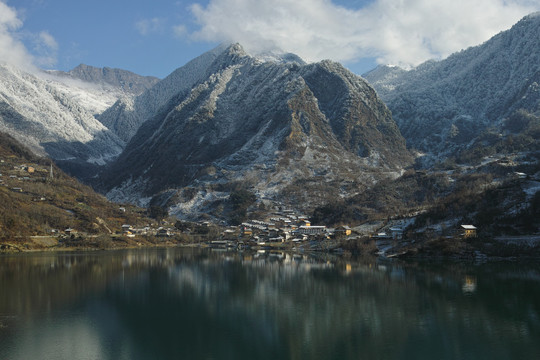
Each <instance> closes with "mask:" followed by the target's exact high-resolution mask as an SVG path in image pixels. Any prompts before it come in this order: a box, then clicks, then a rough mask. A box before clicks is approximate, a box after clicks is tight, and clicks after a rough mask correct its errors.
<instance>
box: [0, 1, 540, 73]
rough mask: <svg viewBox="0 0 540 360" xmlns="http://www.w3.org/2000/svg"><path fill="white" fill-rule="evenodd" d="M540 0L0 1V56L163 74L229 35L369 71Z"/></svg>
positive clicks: (452, 44)
mask: <svg viewBox="0 0 540 360" xmlns="http://www.w3.org/2000/svg"><path fill="white" fill-rule="evenodd" d="M539 10H540V0H437V1H433V0H272V1H266V2H264V1H261V0H204V1H197V0H195V1H186V0H93V1H79V0H0V61H8V62H12V63H18V64H22V63H32V64H34V65H36V66H38V67H41V68H47V69H59V70H69V69H71V68H73V67H75V66H77V65H78V64H80V63H84V64H88V65H92V66H98V67H103V66H109V67H116V68H122V69H126V70H130V71H133V72H135V73H138V74H141V75H153V76H157V77H165V76H166V75H168V74H169V73H170V72H172V71H173V70H174V69H176V68H178V67H180V66H182V65H183V64H185V63H186V62H187V61H189V60H191V59H193V58H194V57H196V56H198V55H200V54H202V53H203V52H205V51H207V50H209V49H211V48H213V47H215V46H216V45H218V44H219V43H221V42H240V43H241V44H242V45H244V47H245V48H246V49H247V50H248V51H249V52H251V53H254V54H255V53H258V52H263V51H286V52H293V53H296V54H298V55H300V56H301V57H302V58H304V59H305V60H307V61H318V60H322V59H332V60H336V61H340V62H342V63H344V64H345V66H347V67H348V68H349V69H351V70H352V71H354V72H356V73H358V74H362V73H364V72H366V71H368V70H370V69H372V68H373V67H375V66H376V65H377V64H379V63H380V64H392V65H400V66H404V67H410V66H415V65H418V64H419V63H421V62H423V61H425V60H428V59H431V58H435V59H441V58H444V57H446V56H448V55H449V54H451V53H452V52H455V51H459V50H461V49H464V48H467V47H469V46H473V45H477V44H480V43H482V42H483V41H486V40H488V39H489V38H490V37H491V36H493V35H495V34H496V33H498V32H500V31H502V30H505V29H508V28H509V27H510V26H512V25H513V24H514V23H515V22H517V21H518V20H519V19H520V18H521V17H523V16H524V15H526V14H528V13H530V12H533V11H539Z"/></svg>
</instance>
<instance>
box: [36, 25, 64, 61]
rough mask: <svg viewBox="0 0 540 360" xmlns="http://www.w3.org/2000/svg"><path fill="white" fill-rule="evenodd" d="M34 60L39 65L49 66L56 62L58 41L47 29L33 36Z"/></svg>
mask: <svg viewBox="0 0 540 360" xmlns="http://www.w3.org/2000/svg"><path fill="white" fill-rule="evenodd" d="M33 44H34V48H33V52H34V54H36V57H35V58H34V62H35V63H36V65H38V66H41V67H51V66H53V65H55V64H56V62H57V52H58V43H57V42H56V40H55V39H54V37H52V35H51V34H49V33H48V32H47V31H42V32H40V33H39V34H37V35H34V36H33Z"/></svg>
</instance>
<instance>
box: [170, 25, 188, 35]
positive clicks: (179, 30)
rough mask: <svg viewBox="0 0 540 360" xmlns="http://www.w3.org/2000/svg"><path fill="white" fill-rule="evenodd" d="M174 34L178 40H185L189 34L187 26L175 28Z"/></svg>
mask: <svg viewBox="0 0 540 360" xmlns="http://www.w3.org/2000/svg"><path fill="white" fill-rule="evenodd" d="M173 33H174V36H176V37H177V38H183V37H185V36H186V35H187V34H188V30H187V27H186V26H185V25H176V26H173Z"/></svg>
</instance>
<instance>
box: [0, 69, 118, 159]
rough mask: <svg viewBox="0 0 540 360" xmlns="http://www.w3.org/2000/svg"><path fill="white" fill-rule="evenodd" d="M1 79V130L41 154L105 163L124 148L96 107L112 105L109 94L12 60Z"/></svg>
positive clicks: (54, 157) (0, 70) (2, 73)
mask: <svg viewBox="0 0 540 360" xmlns="http://www.w3.org/2000/svg"><path fill="white" fill-rule="evenodd" d="M0 84H1V85H2V86H1V87H0V130H1V131H4V132H7V133H9V134H11V135H12V136H14V137H15V138H16V139H18V140H20V141H22V142H24V143H25V144H26V145H27V146H28V147H29V148H30V149H31V150H32V151H34V152H35V153H37V154H40V155H43V154H48V155H49V156H51V157H52V158H53V159H55V160H59V161H60V160H62V161H67V162H75V163H84V162H86V163H89V164H104V163H105V161H107V160H109V159H111V158H114V157H116V156H117V155H118V154H119V153H120V152H121V151H122V148H123V147H124V142H123V141H122V140H120V139H119V138H118V137H117V136H116V135H115V134H113V133H112V132H111V131H109V130H108V129H107V128H106V127H105V126H103V124H102V123H100V122H99V121H98V120H96V119H95V118H94V116H93V114H92V112H91V110H96V111H97V110H99V109H103V108H105V107H106V106H107V101H106V100H104V98H103V97H100V96H99V95H97V94H95V93H94V94H92V93H90V92H88V91H85V90H84V89H83V88H80V87H79V88H73V87H69V86H67V85H66V84H63V83H61V82H56V81H54V80H53V79H52V78H51V77H50V75H47V74H41V75H40V76H38V75H34V74H30V73H26V72H23V71H21V70H19V69H16V68H14V67H12V66H10V65H0ZM94 95H95V96H94Z"/></svg>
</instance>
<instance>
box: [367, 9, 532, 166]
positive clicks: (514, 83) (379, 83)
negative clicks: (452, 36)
mask: <svg viewBox="0 0 540 360" xmlns="http://www.w3.org/2000/svg"><path fill="white" fill-rule="evenodd" d="M365 77H366V79H368V81H370V83H371V84H372V85H373V86H374V87H375V88H376V89H377V91H378V93H379V94H380V95H381V96H382V98H383V100H384V101H385V102H386V103H387V105H388V107H389V108H390V109H391V111H392V114H393V117H394V119H395V120H396V122H397V123H398V126H399V127H400V129H401V131H402V133H403V135H404V137H405V138H406V139H407V143H408V144H409V146H411V147H413V148H416V149H419V150H421V151H422V152H426V153H428V157H429V156H431V157H433V158H437V157H440V156H450V155H452V154H455V153H456V152H458V151H462V150H464V149H466V148H467V147H470V146H471V145H472V144H474V142H475V140H477V139H478V136H479V135H482V134H483V133H485V132H486V131H487V130H489V129H491V130H490V131H494V132H495V133H497V132H499V133H502V125H503V123H504V120H505V119H507V118H509V117H510V116H511V115H512V114H514V113H515V112H516V111H517V110H520V109H521V110H525V111H526V112H527V113H529V114H533V115H534V114H536V115H539V110H540V92H539V87H538V83H539V80H540V13H536V14H532V15H529V16H527V17H525V18H524V19H522V20H521V21H520V22H518V23H517V24H516V25H514V26H513V27H512V28H511V29H510V30H508V31H505V32H502V33H500V34H498V35H496V36H494V37H493V38H492V39H490V40H489V41H487V42H486V43H484V44H482V45H480V46H477V47H473V48H469V49H467V50H464V51H461V52H459V53H456V54H454V55H452V56H450V57H449V58H447V59H446V60H443V61H439V62H435V61H430V62H427V63H425V64H423V65H420V66H419V67H417V68H415V69H413V70H411V71H407V72H406V71H402V70H399V69H388V68H386V69H384V68H379V69H378V70H377V71H374V72H371V73H368V74H366V75H365ZM503 135H504V134H503Z"/></svg>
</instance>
